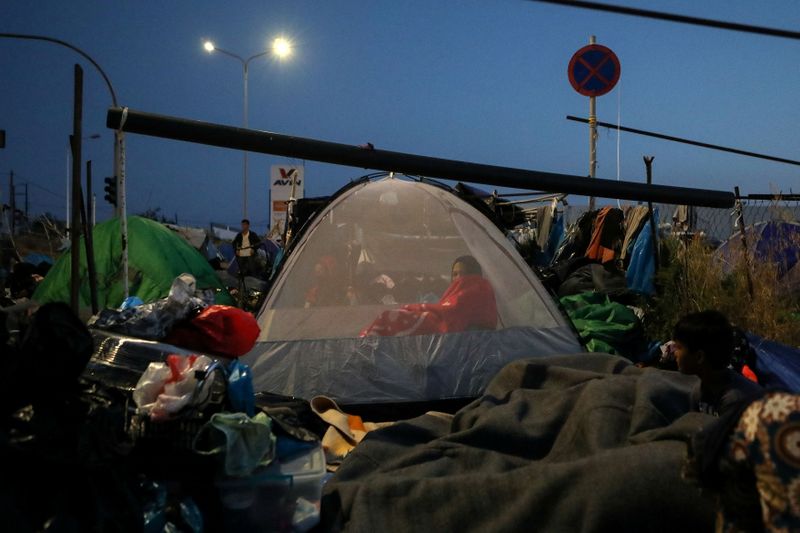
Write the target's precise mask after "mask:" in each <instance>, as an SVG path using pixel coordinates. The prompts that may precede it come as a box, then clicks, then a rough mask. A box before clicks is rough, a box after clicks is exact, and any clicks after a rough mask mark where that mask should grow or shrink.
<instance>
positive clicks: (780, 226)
mask: <svg viewBox="0 0 800 533" xmlns="http://www.w3.org/2000/svg"><path fill="white" fill-rule="evenodd" d="M745 239H746V240H747V247H748V252H749V253H750V254H751V256H752V257H753V259H754V260H756V261H759V262H763V261H770V262H773V263H775V265H776V266H777V267H778V274H779V275H780V276H783V275H784V274H787V273H788V272H790V271H792V270H793V268H794V266H795V265H796V264H797V262H798V260H800V246H798V245H800V224H798V223H797V222H785V221H780V220H771V221H769V222H759V223H757V224H754V225H752V226H749V227H747V228H746V229H745ZM742 252H743V250H742V240H741V235H740V234H739V233H738V232H737V233H736V234H734V235H733V236H731V237H730V238H729V239H728V240H727V241H725V242H723V243H722V244H721V245H720V246H719V248H717V251H716V253H717V254H718V256H719V257H720V258H721V259H722V260H723V265H724V266H725V267H726V270H728V271H729V270H730V269H731V268H733V266H734V265H735V264H736V260H737V259H738V258H740V257H741V256H742Z"/></svg>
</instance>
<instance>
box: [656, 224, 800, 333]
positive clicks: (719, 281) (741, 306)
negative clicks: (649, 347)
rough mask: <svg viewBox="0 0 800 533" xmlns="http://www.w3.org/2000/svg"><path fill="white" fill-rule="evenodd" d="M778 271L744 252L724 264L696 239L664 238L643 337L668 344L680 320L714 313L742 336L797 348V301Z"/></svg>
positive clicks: (799, 308)
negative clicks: (746, 333) (742, 332)
mask: <svg viewBox="0 0 800 533" xmlns="http://www.w3.org/2000/svg"><path fill="white" fill-rule="evenodd" d="M798 268H800V266H798ZM782 270H785V269H782V268H781V265H780V264H778V263H776V262H775V261H770V260H759V261H754V260H753V258H752V257H746V255H745V254H744V253H743V251H742V253H740V254H733V255H732V257H730V258H728V261H727V264H726V262H725V261H723V260H722V259H721V258H720V256H719V255H715V254H714V250H713V249H712V248H710V247H709V246H708V245H707V244H706V243H705V241H704V240H703V239H702V238H700V237H694V238H691V239H689V240H688V241H684V240H681V239H679V238H676V237H669V238H666V239H664V240H663V241H662V248H661V264H660V265H659V270H658V273H657V275H656V292H657V296H656V297H655V298H653V300H652V301H651V302H650V304H649V308H648V309H647V312H646V320H645V328H646V331H647V334H648V336H649V337H650V338H653V339H659V340H666V339H669V338H671V336H672V326H673V325H674V324H675V322H677V320H678V319H679V318H680V317H681V316H683V315H685V314H687V313H691V312H696V311H702V310H705V309H717V310H719V311H721V312H722V313H725V314H726V315H727V316H728V318H729V319H730V321H731V322H732V323H733V324H735V325H737V326H739V327H741V328H742V329H744V330H745V331H750V332H753V333H755V334H757V335H759V336H762V337H764V338H768V339H771V340H775V341H777V342H780V343H783V344H787V345H790V346H795V347H797V346H800V327H799V326H800V298H798V291H797V287H794V286H792V285H791V284H790V282H789V281H788V280H787V279H786V278H787V277H788V276H784V277H781V276H779V274H780V273H781V272H782ZM748 273H749V276H748ZM748 277H749V281H748ZM750 284H752V289H751V287H750Z"/></svg>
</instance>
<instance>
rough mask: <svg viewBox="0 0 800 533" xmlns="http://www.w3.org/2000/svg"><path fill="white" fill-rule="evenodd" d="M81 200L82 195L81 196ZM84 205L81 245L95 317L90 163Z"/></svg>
mask: <svg viewBox="0 0 800 533" xmlns="http://www.w3.org/2000/svg"><path fill="white" fill-rule="evenodd" d="M81 199H83V194H81ZM86 203H87V204H88V208H84V205H83V202H81V218H82V222H83V235H84V237H83V244H84V246H85V247H86V269H87V271H88V273H89V298H90V300H91V304H92V314H93V315H96V314H97V312H98V311H99V309H98V306H97V272H96V271H95V263H94V236H93V235H92V222H91V213H92V206H93V202H92V162H91V161H87V162H86Z"/></svg>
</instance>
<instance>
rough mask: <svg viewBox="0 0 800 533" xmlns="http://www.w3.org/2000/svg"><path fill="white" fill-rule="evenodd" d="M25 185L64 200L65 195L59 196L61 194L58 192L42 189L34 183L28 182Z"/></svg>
mask: <svg viewBox="0 0 800 533" xmlns="http://www.w3.org/2000/svg"><path fill="white" fill-rule="evenodd" d="M25 184H26V185H30V186H32V187H36V188H37V189H41V190H43V191H44V192H46V193H49V194H52V195H53V196H55V197H57V198H61V199H62V200H63V199H64V195H63V194H59V193H57V192H54V191H51V190H50V189H47V188H45V187H42V186H41V185H37V184H36V183H33V182H30V181H28V182H25Z"/></svg>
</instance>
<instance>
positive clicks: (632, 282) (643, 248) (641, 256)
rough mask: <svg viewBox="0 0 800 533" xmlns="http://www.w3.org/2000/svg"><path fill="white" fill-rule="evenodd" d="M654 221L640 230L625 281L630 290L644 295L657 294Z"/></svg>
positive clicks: (656, 213) (656, 211) (650, 221)
mask: <svg viewBox="0 0 800 533" xmlns="http://www.w3.org/2000/svg"><path fill="white" fill-rule="evenodd" d="M653 218H654V219H655V220H658V210H657V209H656V210H654V211H653ZM652 223H653V221H652V220H648V221H647V222H646V223H645V224H644V225H643V226H642V229H641V230H639V236H638V237H636V242H635V243H634V245H633V250H632V251H631V262H630V263H629V264H628V271H627V272H626V274H625V280H626V281H627V283H628V288H629V289H630V290H632V291H636V292H640V293H643V294H648V295H651V294H655V292H656V287H655V283H654V279H653V278H654V276H655V273H656V258H655V248H654V243H653V230H652V229H650V228H651V225H652Z"/></svg>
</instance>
